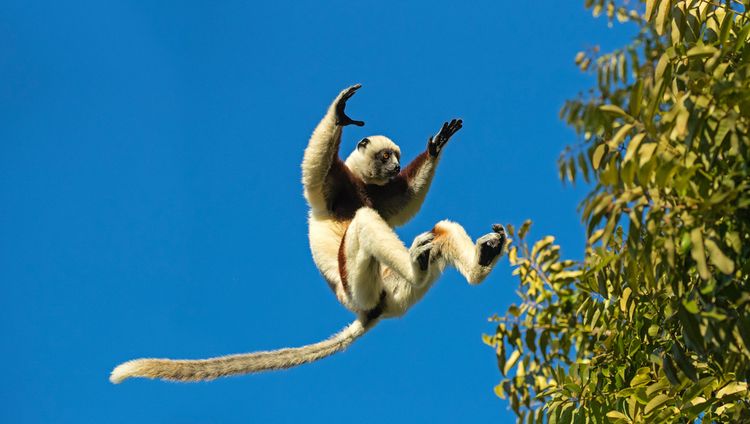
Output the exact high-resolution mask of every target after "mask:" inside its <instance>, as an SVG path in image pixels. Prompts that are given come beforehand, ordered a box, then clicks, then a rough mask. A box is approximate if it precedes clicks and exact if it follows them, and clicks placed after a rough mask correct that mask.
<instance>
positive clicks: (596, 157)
mask: <svg viewBox="0 0 750 424" xmlns="http://www.w3.org/2000/svg"><path fill="white" fill-rule="evenodd" d="M605 154H607V145H606V144H600V145H598V146H596V148H595V149H594V153H593V155H592V156H591V166H593V167H594V169H599V165H601V163H602V158H604V155H605Z"/></svg>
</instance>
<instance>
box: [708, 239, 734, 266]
mask: <svg viewBox="0 0 750 424" xmlns="http://www.w3.org/2000/svg"><path fill="white" fill-rule="evenodd" d="M705 245H706V249H708V256H709V258H710V259H711V263H712V264H714V265H715V266H716V268H719V271H721V272H723V273H724V274H727V275H730V274H732V273H733V272H734V262H733V261H732V260H731V259H729V258H728V257H727V256H726V255H725V254H724V252H722V251H721V249H719V246H718V245H717V244H716V242H715V241H713V240H711V239H710V238H709V239H706V241H705Z"/></svg>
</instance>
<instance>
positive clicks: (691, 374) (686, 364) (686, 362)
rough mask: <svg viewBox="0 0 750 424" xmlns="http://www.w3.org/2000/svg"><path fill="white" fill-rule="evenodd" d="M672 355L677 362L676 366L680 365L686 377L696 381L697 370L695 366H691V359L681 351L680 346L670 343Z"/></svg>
mask: <svg viewBox="0 0 750 424" xmlns="http://www.w3.org/2000/svg"><path fill="white" fill-rule="evenodd" d="M671 352H672V357H673V358H674V360H675V361H676V362H677V366H678V367H680V369H681V370H682V372H684V373H685V375H686V376H687V378H689V379H691V380H693V381H697V380H698V372H697V371H696V369H695V367H694V366H693V363H692V361H691V360H690V358H688V357H687V355H685V352H683V351H682V348H681V347H680V346H679V345H678V344H677V343H675V344H673V345H672V350H671Z"/></svg>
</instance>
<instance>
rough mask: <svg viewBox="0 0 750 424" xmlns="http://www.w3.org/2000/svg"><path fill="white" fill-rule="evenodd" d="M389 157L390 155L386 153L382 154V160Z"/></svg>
mask: <svg viewBox="0 0 750 424" xmlns="http://www.w3.org/2000/svg"><path fill="white" fill-rule="evenodd" d="M389 157H391V154H390V153H388V152H385V153H383V159H388V158H389Z"/></svg>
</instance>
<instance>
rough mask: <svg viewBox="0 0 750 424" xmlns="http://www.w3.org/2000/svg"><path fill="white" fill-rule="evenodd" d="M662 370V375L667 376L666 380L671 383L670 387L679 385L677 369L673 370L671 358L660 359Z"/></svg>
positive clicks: (666, 356) (667, 356)
mask: <svg viewBox="0 0 750 424" xmlns="http://www.w3.org/2000/svg"><path fill="white" fill-rule="evenodd" d="M662 369H663V370H664V375H666V376H667V379H669V382H670V383H672V385H674V386H676V385H678V384H680V379H679V377H677V369H675V367H674V363H673V362H672V358H670V357H669V355H664V358H663V359H662Z"/></svg>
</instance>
